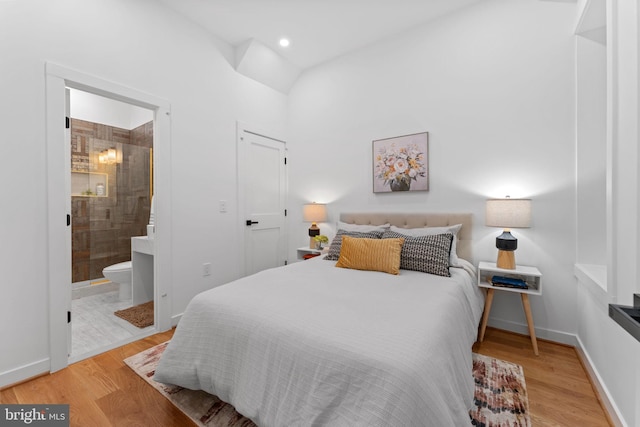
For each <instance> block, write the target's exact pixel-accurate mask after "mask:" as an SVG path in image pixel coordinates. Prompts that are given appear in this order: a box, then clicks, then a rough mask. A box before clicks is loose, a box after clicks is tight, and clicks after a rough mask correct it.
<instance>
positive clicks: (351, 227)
mask: <svg viewBox="0 0 640 427" xmlns="http://www.w3.org/2000/svg"><path fill="white" fill-rule="evenodd" d="M389 226H391V224H383V225H359V224H349V223H346V222H341V221H338V230H344V231H357V232H359V233H370V232H372V231H385V230H388V229H389Z"/></svg>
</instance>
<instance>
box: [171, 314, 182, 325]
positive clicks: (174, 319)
mask: <svg viewBox="0 0 640 427" xmlns="http://www.w3.org/2000/svg"><path fill="white" fill-rule="evenodd" d="M183 314H184V313H180V314H176V315H175V316H171V327H172V328H175V327H176V326H178V322H179V321H180V319H182V315H183Z"/></svg>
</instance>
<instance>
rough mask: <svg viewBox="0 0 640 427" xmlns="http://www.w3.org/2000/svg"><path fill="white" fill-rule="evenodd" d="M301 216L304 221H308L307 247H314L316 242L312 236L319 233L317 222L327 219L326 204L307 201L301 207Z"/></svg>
mask: <svg viewBox="0 0 640 427" xmlns="http://www.w3.org/2000/svg"><path fill="white" fill-rule="evenodd" d="M302 218H303V220H304V221H305V222H310V223H311V227H309V248H310V249H315V248H316V244H315V241H314V240H313V238H314V237H315V236H319V235H320V228H318V224H317V223H318V222H324V221H326V220H327V205H325V204H323V203H315V202H313V203H307V204H305V205H304V206H303V207H302Z"/></svg>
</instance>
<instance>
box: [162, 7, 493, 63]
mask: <svg viewBox="0 0 640 427" xmlns="http://www.w3.org/2000/svg"><path fill="white" fill-rule="evenodd" d="M160 1H161V2H162V3H164V4H165V5H167V6H168V7H170V8H171V9H173V10H175V11H176V12H178V13H180V14H182V15H184V16H186V17H188V18H189V19H191V20H192V21H194V22H196V23H197V24H199V25H201V26H202V27H204V28H206V29H207V30H209V31H210V32H212V33H213V34H215V35H217V36H218V37H219V38H220V39H222V40H223V41H225V42H227V43H229V44H230V45H232V46H234V47H237V46H239V45H240V44H242V43H244V42H246V41H247V40H250V39H255V40H257V41H259V42H260V43H262V44H264V45H266V46H268V47H269V48H271V49H273V50H274V51H276V52H278V53H279V54H280V55H282V56H283V57H285V58H286V59H287V60H288V61H289V62H291V63H292V64H293V65H295V66H297V67H299V68H302V69H304V68H308V67H312V66H314V65H317V64H320V63H322V62H324V61H327V60H330V59H332V58H336V57H338V56H340V55H343V54H345V53H347V52H350V51H353V50H356V49H359V48H362V47H364V46H366V45H369V44H371V43H375V42H377V41H380V40H382V39H384V38H387V37H390V36H393V35H395V34H397V33H400V32H402V31H404V30H407V29H409V28H412V27H415V26H417V25H420V24H422V23H425V22H427V21H430V20H432V19H434V18H437V17H439V16H442V15H445V14H447V13H450V12H453V11H455V10H457V9H460V8H462V7H465V6H468V5H471V4H473V3H477V2H479V1H481V0H160ZM282 37H287V38H288V39H290V41H291V45H290V46H289V47H287V48H281V47H280V46H279V45H278V41H279V40H280V38H282Z"/></svg>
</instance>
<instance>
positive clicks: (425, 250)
mask: <svg viewBox="0 0 640 427" xmlns="http://www.w3.org/2000/svg"><path fill="white" fill-rule="evenodd" d="M395 237H404V245H402V252H401V253H400V269H402V270H415V271H421V272H423V273H431V274H436V275H438V276H445V277H449V276H451V274H450V273H449V253H450V252H451V242H452V241H453V234H451V233H444V234H433V235H430V236H419V237H412V236H405V235H404V234H400V233H396V232H395V231H385V232H384V234H383V235H382V238H383V239H390V238H395Z"/></svg>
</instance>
